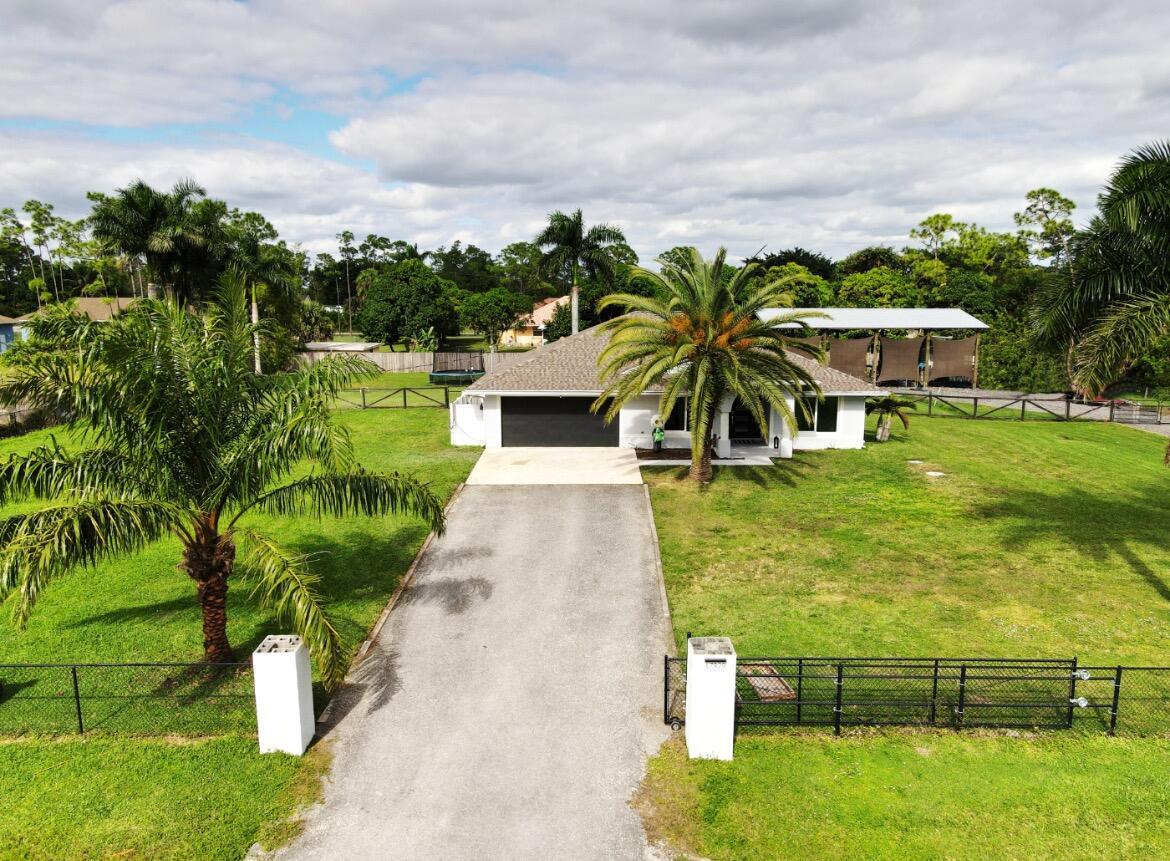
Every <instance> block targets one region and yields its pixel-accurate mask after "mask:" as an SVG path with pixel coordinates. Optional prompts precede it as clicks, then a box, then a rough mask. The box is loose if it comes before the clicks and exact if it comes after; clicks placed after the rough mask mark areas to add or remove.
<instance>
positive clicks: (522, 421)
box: [450, 326, 882, 457]
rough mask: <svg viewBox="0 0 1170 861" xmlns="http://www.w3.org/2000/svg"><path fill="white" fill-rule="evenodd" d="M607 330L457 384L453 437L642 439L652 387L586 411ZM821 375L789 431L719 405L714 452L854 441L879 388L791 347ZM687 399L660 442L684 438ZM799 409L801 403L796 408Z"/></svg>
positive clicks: (481, 440)
mask: <svg viewBox="0 0 1170 861" xmlns="http://www.w3.org/2000/svg"><path fill="white" fill-rule="evenodd" d="M607 338H608V335H607V334H604V333H602V332H600V331H599V330H598V327H596V326H595V327H593V328H591V329H586V330H584V331H583V332H579V333H578V334H576V335H571V336H569V337H567V338H561V339H560V340H558V341H554V342H553V343H551V344H548V345H547V346H545V347H543V348H541V349H540V350H535V351H533V352H532V353H531V354H528V355H526V356H524V357H523V358H521V359H519V360H518V361H516V362H514V363H512V364H511V365H509V366H508V367H506V368H503V369H501V370H498V371H493V372H492V373H490V374H487V375H486V376H484V377H482V378H481V379H479V380H477V381H476V382H475V383H473V384H472V385H471V386H469V387H468V388H467V389H465V390H464V392H463V395H462V396H461V397H460V399H459V401H458V402H456V403H454V404H452V405H451V423H450V424H451V443H452V444H453V445H483V446H487V447H489V448H495V447H498V446H623V447H632V448H649V447H651V445H652V440H651V437H650V434H651V429H652V428H653V421H654V417H655V415H656V414H657V410H658V396H657V395H656V394H654V393H647V394H646V395H644V396H642V397H639V398H637V399H635V400H634V401H632V402H631V403H630V404H628V405H627V406H626V407H624V408H623V409H622V411H621V413H620V414H619V416H618V418H616V419H615V420H614V421H613V422H611V423H610V424H608V425H607V424H605V422H604V420H603V419H602V417H601V416H600V415H595V414H593V413H591V412H590V411H589V406H590V404H592V403H593V401H594V399H595V398H596V397H597V396H598V395H599V394H601V390H602V385H601V380H600V377H599V375H598V368H597V357H598V356H599V355H600V354H601V351H602V349H603V348H604V346H605V343H606V339H607ZM792 358H793V360H794V361H795V362H797V363H798V364H800V365H801V366H802V367H804V368H805V369H806V370H807V371H808V372H809V374H811V375H812V377H813V379H815V380H816V381H817V383H818V384H819V385H820V387H821V390H822V392H823V393H824V395H825V399H824V400H823V401H822V402H820V403H817V401H816V399H815V398H811V399H810V401H809V403H810V404H811V406H812V411H813V414H814V415H813V418H812V419H811V421H806V420H802V421H801V422H800V430H799V432H798V433H797V434H796V436H795V439H792V434H791V433H790V431H789V430H788V428H787V426H786V424H785V422H784V421H783V420H782V419H781V416H780V415H778V414H777V413H776V411H775V410H771V411H770V413H771V414H770V415H769V417H768V427H766V428H760V427H758V426H757V425H756V422H755V420H754V419H753V418H752V416H751V414H750V413H749V412H748V411H747V410H745V409H743V407H742V405H740V404H739V403H738V402H735V401H732V400H728V401H727V402H725V403H724V404H723V405H722V408H721V410H720V413H719V417H718V421H717V422H716V428H717V430H716V433H717V435H718V439H717V441H716V454H717V456H719V457H727V456H729V455H730V454H731V446H732V444H733V443H734V444H736V445H739V446H755V447H767V448H769V449H781V450H784V449H787V448H788V445H787V444H786V443H784V442H783V441H784V440H791V443H792V447H793V448H795V449H818V448H861V447H862V446H863V445H864V433H865V399H866V398H868V397H873V396H875V395H878V394H881V393H882V390H880V389H878V388H877V387H876V386H872V385H870V384H869V383H867V382H865V381H864V380H859V379H857V378H856V377H851V376H849V375H848V374H845V373H842V372H841V371H836V370H833V369H832V368H829V367H826V366H824V365H821V364H820V363H818V362H816V361H815V360H813V359H809V358H807V357H804V356H799V355H795V354H792ZM686 409H687V407H686V402H685V400H684V399H680V401H679V403H678V404H677V405H676V408H675V410H674V412H673V413H672V414H671V415H670V416H668V417H667V418H666V421H665V423H664V424H665V428H666V446H667V447H668V448H689V447H690V434H689V433H688V431H687V426H688V419H687V414H686ZM798 416H799V413H798Z"/></svg>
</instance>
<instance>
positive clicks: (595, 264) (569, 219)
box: [533, 209, 626, 334]
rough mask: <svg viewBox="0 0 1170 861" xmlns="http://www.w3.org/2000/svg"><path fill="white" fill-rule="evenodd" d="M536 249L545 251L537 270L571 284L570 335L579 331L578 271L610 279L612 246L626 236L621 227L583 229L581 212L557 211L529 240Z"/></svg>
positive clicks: (598, 225)
mask: <svg viewBox="0 0 1170 861" xmlns="http://www.w3.org/2000/svg"><path fill="white" fill-rule="evenodd" d="M533 241H534V242H535V243H536V245H538V246H540V248H541V249H542V250H543V249H547V250H546V251H544V253H543V255H541V258H540V271H541V272H542V273H543V274H544V275H545V276H546V277H548V276H551V275H564V274H565V273H566V272H567V273H568V275H569V281H570V284H571V285H572V287H571V294H572V300H571V305H572V316H573V334H576V333H577V331H578V329H579V328H580V318H581V315H580V310H579V308H580V301H579V298H578V284H579V281H580V277H581V270H582V269H584V270H585V271H586V272H587V273H588V274H590V275H593V276H599V277H601V278H605V279H606V280H608V281H612V280H613V276H614V269H615V261H614V258H613V252H614V250H615V249H614V246H617V245H625V242H626V236H625V234H624V233H622V231H621V228H619V227H614V226H612V225H609V224H595V225H593V226H592V227H590V228H589V229H586V228H585V218H584V216H582V214H581V210H580V209H578V210H575V211H574V212H573V214H572V215H565V213H563V212H561V211H560V210H557V211H555V212H551V213H549V216H548V226H547V227H545V228H544V230H542V231H541V232H540V234H539V235H538V236H537V237H536V239H535V240H533Z"/></svg>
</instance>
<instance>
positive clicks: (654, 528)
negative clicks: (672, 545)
mask: <svg viewBox="0 0 1170 861" xmlns="http://www.w3.org/2000/svg"><path fill="white" fill-rule="evenodd" d="M642 496H643V498H644V499H645V500H646V513H647V514H649V515H650V539H651V540H650V547H651V549H652V551H653V555H654V570H655V572H656V573H657V574H658V598H659V600H660V601H661V602H662V624H663V631H662V635H663V639H664V640H665V641H666V654H668V655H670V656H671V657H675V656H677V655H678V646H677V645H676V644H675V639H674V622H673V620H672V619H671V617H670V599H669V598H668V597H667V595H666V575H665V574H664V573H663V570H662V551H661V549H660V548H659V546H658V525H657V524H656V523H655V522H654V503H653V501H652V500H651V498H650V485H648V484H646V483H645V482H643V484H642Z"/></svg>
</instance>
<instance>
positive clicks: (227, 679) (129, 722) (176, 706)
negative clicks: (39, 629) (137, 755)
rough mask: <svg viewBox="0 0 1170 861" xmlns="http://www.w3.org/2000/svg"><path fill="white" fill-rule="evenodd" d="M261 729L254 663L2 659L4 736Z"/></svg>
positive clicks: (211, 732)
mask: <svg viewBox="0 0 1170 861" xmlns="http://www.w3.org/2000/svg"><path fill="white" fill-rule="evenodd" d="M255 731H256V706H255V694H254V689H253V686H252V668H251V665H250V664H246V663H245V664H0V735H20V734H24V733H88V732H116V733H122V734H129V735H215V734H219V733H227V732H242V733H253V732H255Z"/></svg>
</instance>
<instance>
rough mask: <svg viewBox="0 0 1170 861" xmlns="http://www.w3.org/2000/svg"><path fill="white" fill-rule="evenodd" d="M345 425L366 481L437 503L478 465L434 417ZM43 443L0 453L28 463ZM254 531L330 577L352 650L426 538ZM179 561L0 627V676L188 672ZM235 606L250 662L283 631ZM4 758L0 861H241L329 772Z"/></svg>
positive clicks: (113, 574) (373, 415)
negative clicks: (58, 666) (65, 668)
mask: <svg viewBox="0 0 1170 861" xmlns="http://www.w3.org/2000/svg"><path fill="white" fill-rule="evenodd" d="M397 384H398V385H401V384H402V382H399V383H397ZM338 420H339V421H340V422H342V423H343V424H344V425H345V426H346V427H348V428H349V429H350V431H351V433H352V435H353V439H354V443H355V447H356V449H357V452H358V455H359V458H360V459H361V462H362V463H363V464H364V465H365V466H366V467H368V468H370V469H376V470H390V469H401V470H405V471H410V472H413V473H415V474H416V475H418V476H420V477H423V478H425V479H427V480H428V481H430V482H431V483H432V485H433V487H434V488H435V490H436V491H437V492H438V493H439V494H441V495H442V496H444V497H446V496H447V495H449V494H450V492H451V490H452V489H453V488H454V487H455V485H456V484H458V483H459V482H460V481H462V480H463V479H464V478H465V477H466V475H467V473H468V471H469V470H470V467H471V465H472V463H473V462H474V461H475V458H476V457H477V456H478V453H479V452H478V449H466V448H452V447H451V446H449V445H448V429H447V412H446V410H442V409H411V410H366V411H357V410H355V411H345V412H341V413H339V418H338ZM58 433H60V431H58ZM48 435H49V432H47V431H42V432H37V433H32V434H28V435H26V436H23V437H17V438H13V439H8V440H3V441H0V453H7V452H16V451H25V450H27V449H29V448H30V447H32V446H35V445H39V444H41V443H43V442H45V441H46V440H47V438H48ZM9 510H12V509H9ZM254 523H255V524H256V525H258V526H261V527H263V528H264V529H266V530H268V531H269V532H270V533H271V534H273V535H275V536H277V537H278V539H279V540H280V541H282V542H283V543H284V544H285V545H286V546H289V547H291V548H293V549H294V550H297V551H299V552H302V553H308V554H312V555H313V557H314V561H313V565H314V568H315V569H316V570H317V571H319V572H321V574H322V575H323V578H322V582H321V592H322V594H323V595H324V597H325V599H326V601H327V602H328V607H329V611H330V613H331V614H332V615H333V618H334V619H335V620H336V622H337V623H338V627H339V628H340V630H341V632H342V634H343V636H344V638H345V641H346V643H347V645H348V646H349V648H351V649H356V647H357V645H358V644H359V643H360V642H361V640H362V639H363V638H364V637H365V634H366V632H367V631H368V630H369V627H370V625H371V624H372V623H373V621H374V620H375V619H376V618H377V616H378V613H379V612H380V611H381V609H382V607H383V606H384V605H385V603H386V600H387V598H388V597H389V595H390V594H391V592H392V591H393V589H394V587H395V586H396V585H397V583H398V580H399V578H400V577H401V576H402V574H403V573H404V572H405V570H406V568H407V567H408V566H409V564H410V561H411V560H412V559H413V558H414V555H415V553H416V552H417V550H418V548H419V546H420V545H421V543H422V541H423V539H424V538H425V535H426V529H425V527H424V526H423V525H422V523H421V522H419V521H416V520H414V519H412V518H406V517H389V518H385V519H377V520H365V519H361V518H353V519H326V520H324V521H321V522H318V521H315V520H304V519H302V520H296V519H292V518H274V517H256V518H255V519H254ZM178 560H179V548H178V545H177V544H176V543H175V542H173V541H164V542H160V543H159V544H157V545H154V546H152V547H149V548H148V549H147V550H146V551H145V552H143V553H141V554H139V555H138V556H136V557H134V558H131V559H127V560H124V561H120V562H116V563H108V564H103V565H100V566H99V567H98V568H96V569H95V570H92V571H86V572H82V573H79V574H77V575H75V576H72V577H68V578H65V579H63V580H61V581H59V582H57V583H55V584H53V586H51V587H50V588H49V589H48V590H47V591H46V593H45V595H44V597H43V598H42V599H41V601H40V602H39V603H38V606H37V608H36V611H35V612H34V614H33V616H32V619H31V620H30V622H29V625H28V627H27V629H26V630H24V631H17V630H15V629H14V628H12V627H11V626H10V625H9V623H8V620H7V618H4V619H0V625H3V632H2V633H0V663H16V662H38V661H77V662H92V661H113V662H120V661H167V660H172V661H173V660H180V661H182V660H197V659H198V658H199V657H200V655H201V652H202V648H201V642H202V636H201V632H200V624H199V619H200V614H199V609H198V607H197V605H196V603H195V593H194V587H193V586H192V584H191V583H190V581H189V580H188V579H187V578H186V577H184V576H182V575H181V574H180V573H179V572H178V571H176V570H175V564H176V563H177V562H178ZM228 600H229V604H228V610H229V635H230V637H231V640H232V643H233V645H234V646H235V647H236V649H237V651H238V655H239V656H240V657H241V658H242V659H247V657H248V654H249V652H250V651H251V650H252V648H253V647H254V646H255V645H256V644H257V643H258V642H259V641H260V640H261V639H262V638H263V637H264V636H265V635H266V634H269V633H274V632H276V631H279V630H282V628H281V626H279V625H277V624H275V623H274V621H273V620H272V619H271V618H270V617H269V616H268V615H267V614H266V613H264V612H263V611H262V610H260V608H259V607H258V606H257V604H256V602H255V601H253V600H252V599H251V597H250V596H249V595H248V592H247V589H246V588H243V587H240V586H238V585H237V588H235V589H234V590H233V591H232V592H231V593H229V599H228ZM0 751H2V752H0V797H2V798H4V799H5V803H4V804H3V805H0V859H4V861H7V859H17V858H22V859H23V858H49V857H62V855H63V854H67V855H70V857H86V858H89V857H93V858H98V857H102V858H104V857H118V858H160V857H168V858H171V857H173V858H239V857H241V856H242V854H243V853H244V851H245V850H246V849H247V847H248V846H249V845H250V844H251V843H252V842H253V841H255V840H256V839H257V837H258V835H259V834H260V827H261V824H262V823H265V822H269V821H271V820H273V819H274V818H276V819H279V818H280V817H283V816H287V815H288V814H289V813H290V812H291V810H292V809H293V807H294V806H295V796H296V795H297V793H296V792H294V791H293V790H294V789H295V787H296V785H297V781H298V779H301V780H303V778H304V775H305V773H306V770H309V771H312V770H313V769H316V768H318V767H320V766H319V763H317V764H315V762H316V760H319V759H321V758H322V757H324V754H319V755H318V757H316V758H307V759H306V760H300V761H298V760H295V759H293V758H291V757H283V756H278V755H273V756H265V757H261V756H260V755H259V754H258V753H257V752H256V746H255V740H254V739H253V738H248V737H233V736H228V737H224V738H219V739H213V740H207V741H200V742H195V743H192V742H189V741H182V740H173V741H165V740H153V741H151V740H142V739H133V738H115V737H105V738H99V737H86V738H80V739H79V738H76V737H62V738H57V739H45V738H24V739H15V740H9V741H5V742H4V743H3V744H0ZM37 811H40V814H37V815H34V814H35V812H37ZM46 819H48V820H49V821H48V824H46ZM33 823H36V824H35V826H34V825H33ZM10 835H11V839H10V837H9V836H10ZM63 847H67V848H63ZM123 853H124V854H123Z"/></svg>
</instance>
